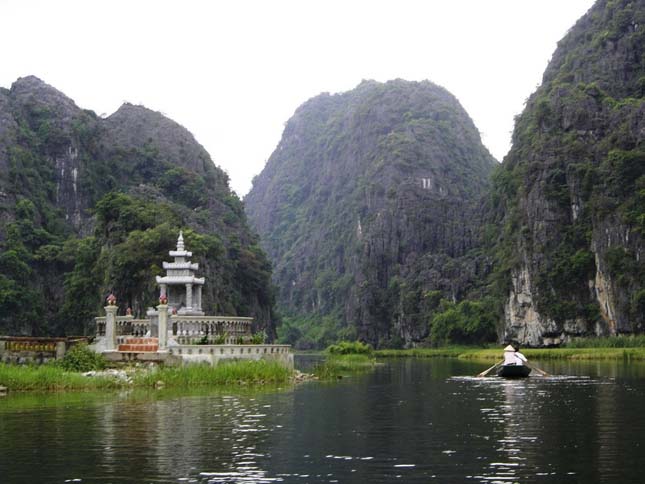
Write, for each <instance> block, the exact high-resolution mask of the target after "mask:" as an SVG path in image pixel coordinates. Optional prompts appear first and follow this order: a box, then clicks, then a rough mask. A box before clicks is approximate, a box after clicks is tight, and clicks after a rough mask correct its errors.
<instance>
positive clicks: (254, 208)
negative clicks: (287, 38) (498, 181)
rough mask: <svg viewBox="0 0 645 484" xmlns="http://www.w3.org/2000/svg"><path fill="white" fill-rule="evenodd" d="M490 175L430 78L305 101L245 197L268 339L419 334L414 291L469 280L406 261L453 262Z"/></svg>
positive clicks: (305, 345)
mask: <svg viewBox="0 0 645 484" xmlns="http://www.w3.org/2000/svg"><path fill="white" fill-rule="evenodd" d="M494 166H495V161H494V159H493V158H492V157H491V156H490V154H489V153H488V152H487V151H486V149H485V148H484V147H483V145H482V144H481V140H480V136H479V133H478V132H477V129H476V128H475V126H474V125H473V124H472V121H471V120H470V119H469V118H468V116H467V114H466V113H465V112H464V110H463V109H462V107H461V106H460V105H459V103H458V102H457V100H456V99H455V98H454V97H453V96H452V95H451V94H450V93H448V92H447V91H446V90H445V89H443V88H440V87H438V86H436V85H433V84H432V83H430V82H407V81H403V80H395V81H390V82H387V83H384V84H382V83H378V82H374V81H365V82H363V83H361V84H360V85H359V86H358V87H357V88H356V89H353V90H351V91H348V92H346V93H341V94H337V95H327V94H322V95H320V96H317V97H316V98H314V99H312V100H310V101H308V102H307V103H305V104H304V105H303V106H302V107H301V108H299V109H298V110H297V112H296V114H295V115H294V117H293V118H292V119H290V120H289V122H288V123H287V126H286V128H285V134H284V137H283V139H282V141H281V143H280V146H279V148H278V149H277V150H276V151H275V152H274V153H273V155H272V156H271V159H270V160H269V162H268V163H267V166H266V169H265V171H264V172H263V173H262V174H261V175H260V176H259V177H257V178H256V180H255V181H254V187H253V189H252V190H251V192H250V193H249V194H248V195H247V197H246V198H245V204H246V208H247V213H248V215H249V219H250V220H251V221H252V222H253V223H254V224H255V226H256V228H257V230H258V231H259V233H260V235H261V237H262V240H263V246H264V247H266V248H267V251H268V252H269V253H270V254H271V257H272V259H273V261H274V267H275V271H274V280H275V281H276V284H277V285H278V287H279V293H278V299H279V301H280V305H281V309H282V311H283V313H284V315H285V316H286V317H285V318H284V320H283V321H282V325H281V327H280V330H279V338H280V340H281V341H284V342H288V343H291V344H296V345H297V347H298V348H300V349H312V348H318V349H321V348H325V347H326V346H328V345H329V344H332V343H335V342H337V341H340V340H342V339H348V340H353V339H357V338H359V337H360V339H361V340H364V341H367V342H369V343H371V344H373V345H374V346H375V347H383V346H394V347H400V346H403V345H405V344H409V343H410V341H406V340H404V339H403V335H405V336H406V337H408V335H409V334H414V337H415V338H416V339H419V338H422V337H423V336H424V335H425V333H427V325H426V324H425V323H424V321H425V320H427V319H428V318H429V317H430V315H431V313H432V311H433V309H432V308H431V306H432V301H431V299H428V300H427V301H426V300H425V299H424V298H423V294H424V292H427V291H432V290H437V291H441V293H442V294H444V295H447V294H448V293H449V292H451V288H452V287H455V288H456V292H458V293H459V294H458V297H462V296H465V293H466V292H468V289H470V287H469V286H470V285H471V284H473V283H472V281H471V280H469V277H468V276H467V275H466V274H462V275H460V276H461V277H460V276H456V278H457V277H460V278H461V280H460V281H459V282H457V283H454V284H452V283H451V282H448V281H449V280H450V277H451V275H452V274H451V275H448V274H446V273H444V270H443V268H444V266H445V267H448V264H444V260H441V261H440V262H437V263H435V264H432V263H430V262H428V263H427V264H426V266H424V268H423V270H421V269H417V266H418V264H417V263H418V261H419V259H420V258H422V257H424V256H425V255H426V254H430V255H435V254H441V256H442V257H443V258H444V259H445V260H446V262H447V259H452V258H454V259H457V258H459V257H462V256H464V258H465V257H466V256H465V254H464V252H466V251H467V250H468V249H469V248H470V245H471V242H472V240H473V239H474V237H471V236H470V235H471V234H473V233H474V232H475V231H476V229H475V228H474V227H473V228H472V230H473V232H471V231H470V230H471V223H472V225H473V226H474V225H475V224H476V222H475V219H474V218H473V219H471V218H470V217H468V216H466V215H464V214H466V213H470V210H472V209H474V207H475V206H476V205H477V203H478V200H479V197H480V195H481V194H482V192H483V191H484V190H485V188H486V186H487V184H488V175H489V174H490V172H491V170H492V168H493V167H494ZM421 177H424V180H425V181H424V182H423V183H422V180H421ZM430 179H431V180H432V183H433V186H432V187H428V186H426V187H425V188H424V186H423V185H424V184H427V183H428V180H430ZM462 219H464V220H462ZM464 225H465V226H467V227H463V226H464ZM466 234H468V235H466ZM464 265H466V264H465V263H464ZM446 272H448V271H447V270H446ZM454 272H455V273H456V272H458V270H456V269H455V271H454ZM437 273H440V274H439V275H437ZM437 279H439V280H440V282H439V283H437ZM473 285H474V284H473ZM466 287H468V289H466ZM408 330H410V331H408Z"/></svg>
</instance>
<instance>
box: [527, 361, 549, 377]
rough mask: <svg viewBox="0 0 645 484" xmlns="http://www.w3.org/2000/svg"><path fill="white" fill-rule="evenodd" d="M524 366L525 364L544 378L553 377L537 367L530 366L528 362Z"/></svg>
mask: <svg viewBox="0 0 645 484" xmlns="http://www.w3.org/2000/svg"><path fill="white" fill-rule="evenodd" d="M524 364H525V365H526V366H528V367H529V368H533V369H534V370H535V371H537V372H538V373H539V374H540V375H542V376H551V375H550V374H549V373H547V372H546V371H544V370H540V369H539V368H538V367H537V366H533V365H529V364H528V362H525V363H524Z"/></svg>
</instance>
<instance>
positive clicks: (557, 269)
mask: <svg viewBox="0 0 645 484" xmlns="http://www.w3.org/2000/svg"><path fill="white" fill-rule="evenodd" d="M644 47H645V1H643V0H636V1H627V0H616V1H605V0H600V1H598V2H597V3H596V4H595V5H594V6H593V8H591V9H590V11H589V12H588V13H587V14H586V15H584V16H583V17H582V18H581V19H580V20H579V21H578V22H577V23H576V25H575V26H574V27H573V28H571V30H570V31H569V32H568V33H567V35H566V36H565V37H564V38H563V39H562V40H561V41H560V42H559V44H558V48H557V50H556V51H555V53H554V55H553V58H552V60H551V62H550V63H549V66H548V67H547V69H546V72H545V73H544V78H543V82H542V85H541V86H540V87H539V88H538V89H537V91H536V92H535V93H534V94H533V95H532V96H531V97H530V98H529V100H528V102H527V105H526V109H525V110H524V112H523V113H522V115H521V116H519V118H518V119H517V122H516V126H515V131H514V133H513V147H512V149H511V151H510V153H509V155H508V156H507V157H506V158H505V160H504V162H503V165H502V167H501V169H500V170H499V171H498V172H497V173H496V175H495V184H494V189H493V199H494V204H495V207H496V215H497V218H498V220H499V221H500V222H501V223H502V225H503V237H502V239H501V242H500V247H499V248H498V258H497V266H496V270H497V276H498V277H496V280H498V281H502V283H501V284H500V285H499V287H498V290H499V291H500V294H501V295H502V297H503V298H504V300H505V312H506V328H505V334H506V337H507V338H513V339H517V340H519V341H520V342H522V343H524V344H530V345H541V344H551V343H559V342H560V341H562V340H563V339H566V338H568V337H570V336H577V335H593V334H615V333H631V332H637V331H643V330H644V329H645V261H644V256H645V254H644V253H643V235H644V233H645V102H644V101H643V95H644V94H645V51H644Z"/></svg>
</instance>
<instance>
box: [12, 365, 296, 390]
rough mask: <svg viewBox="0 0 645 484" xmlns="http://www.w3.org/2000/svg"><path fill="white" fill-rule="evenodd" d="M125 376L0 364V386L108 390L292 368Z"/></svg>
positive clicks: (255, 377) (191, 369)
mask: <svg viewBox="0 0 645 484" xmlns="http://www.w3.org/2000/svg"><path fill="white" fill-rule="evenodd" d="M126 375H127V376H126V377H125V378H122V377H114V376H103V375H102V374H101V373H100V372H99V373H98V374H97V375H95V376H84V375H83V374H82V373H77V372H73V371H66V370H64V369H62V368H60V367H59V366H55V365H41V366H16V365H5V364H0V386H4V387H7V388H8V389H9V391H10V392H13V391H67V390H83V391H93V390H111V389H119V388H131V387H140V388H150V387H165V388H187V387H196V386H203V387H206V386H224V385H261V384H282V383H287V382H289V381H291V379H292V377H293V371H292V370H290V369H288V368H285V367H283V366H281V365H279V364H278V363H274V362H266V361H239V362H232V363H227V364H222V365H218V366H215V367H211V366H207V365H193V366H183V367H176V368H174V367H167V368H158V369H152V370H141V369H132V370H128V371H127V372H126Z"/></svg>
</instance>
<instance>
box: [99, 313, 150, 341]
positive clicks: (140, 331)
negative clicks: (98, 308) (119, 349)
mask: <svg viewBox="0 0 645 484" xmlns="http://www.w3.org/2000/svg"><path fill="white" fill-rule="evenodd" d="M94 321H95V322H96V336H105V329H106V328H105V323H106V317H105V316H102V317H98V318H94ZM115 324H116V337H119V336H139V337H141V336H145V335H146V334H148V331H150V320H149V319H134V317H133V316H130V315H127V316H116V321H115Z"/></svg>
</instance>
